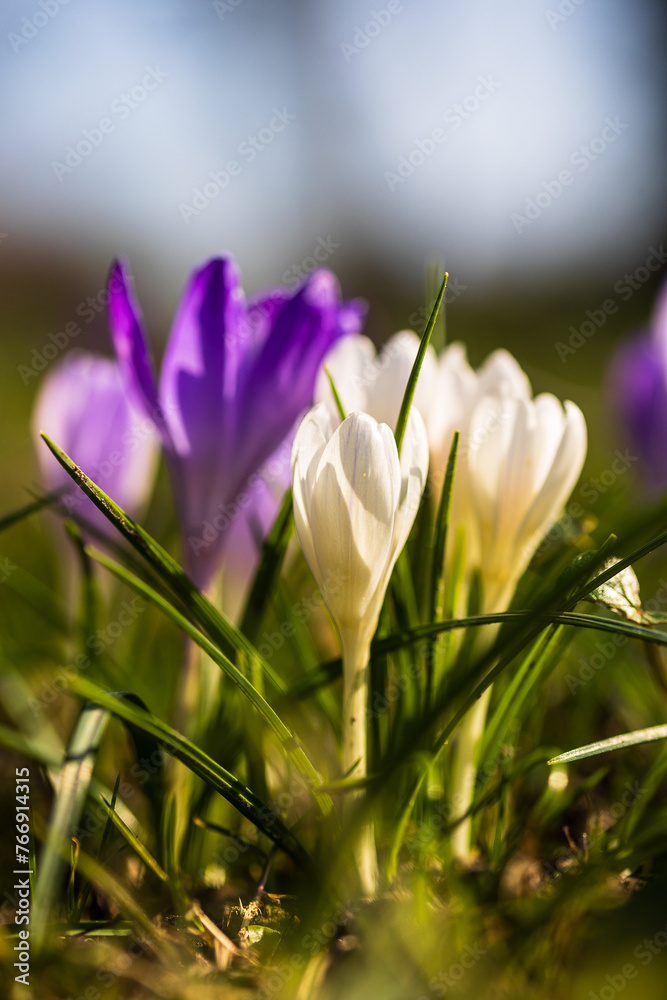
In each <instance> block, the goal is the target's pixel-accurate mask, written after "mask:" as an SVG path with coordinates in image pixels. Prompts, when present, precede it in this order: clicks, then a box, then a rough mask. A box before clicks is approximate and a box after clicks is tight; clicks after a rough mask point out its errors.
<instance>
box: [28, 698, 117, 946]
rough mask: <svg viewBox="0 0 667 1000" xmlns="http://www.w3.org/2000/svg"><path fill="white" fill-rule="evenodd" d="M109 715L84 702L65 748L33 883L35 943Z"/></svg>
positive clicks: (40, 932)
mask: <svg viewBox="0 0 667 1000" xmlns="http://www.w3.org/2000/svg"><path fill="white" fill-rule="evenodd" d="M109 719H110V714H109V712H108V711H107V710H106V709H104V708H99V707H98V706H97V705H93V704H88V705H84V707H83V709H82V710H81V712H80V714H79V718H78V720H77V723H76V725H75V727H74V732H73V734H72V738H71V740H70V743H69V746H68V749H67V755H66V758H65V764H64V767H63V769H62V771H61V773H60V777H59V787H58V789H57V790H56V798H55V802H54V806H53V812H52V815H51V818H50V821H49V828H48V834H47V838H46V843H45V845H44V848H43V850H42V855H41V858H40V862H39V872H38V877H37V883H36V886H35V898H34V906H33V914H32V923H33V933H34V935H35V941H36V942H37V944H38V945H39V944H40V943H41V941H42V939H43V934H44V930H45V928H46V922H47V920H48V916H49V913H50V911H51V906H52V904H53V901H54V898H55V894H56V891H57V888H58V880H59V878H60V875H61V872H62V867H63V861H62V846H63V845H64V844H67V843H69V841H70V837H71V830H72V828H73V827H76V826H77V824H78V822H79V820H80V819H81V814H82V812H83V807H84V804H85V801H86V796H87V794H88V789H89V786H90V781H91V778H92V776H93V768H94V766H95V761H96V759H97V751H98V749H99V745H100V742H101V740H102V736H103V735H104V731H105V730H106V727H107V725H108V723H109ZM68 849H69V848H68Z"/></svg>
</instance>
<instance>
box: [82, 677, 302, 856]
mask: <svg viewBox="0 0 667 1000" xmlns="http://www.w3.org/2000/svg"><path fill="white" fill-rule="evenodd" d="M70 690H71V691H72V692H74V693H75V694H78V695H80V696H81V697H84V698H86V699H89V700H91V701H94V702H96V703H97V704H98V705H100V706H101V707H102V708H104V709H106V710H107V711H108V712H111V713H112V714H113V715H116V716H118V718H120V719H123V720H124V721H125V722H126V723H128V724H129V726H130V728H132V729H138V730H140V731H142V732H144V733H147V734H148V735H150V736H152V737H153V738H154V739H156V740H159V742H160V745H161V747H162V749H163V750H165V751H166V752H167V753H169V754H171V756H172V757H175V758H176V760H179V761H181V763H182V764H184V765H185V766H186V767H187V768H189V769H190V770H191V771H192V772H193V773H194V774H197V775H198V776H199V777H200V778H202V779H203V780H204V781H205V782H207V783H208V784H209V785H210V786H211V787H212V788H215V790H216V791H218V792H219V793H220V794H221V795H222V796H223V797H224V798H225V799H227V801H228V802H230V803H231V804H232V805H233V806H234V808H235V809H237V810H238V812H240V813H241V814H242V815H243V816H245V817H246V818H247V819H249V820H250V822H251V823H254V824H255V826H256V827H257V828H258V829H260V830H261V831H262V832H263V833H265V834H266V836H267V837H269V838H270V839H271V840H272V841H273V842H274V843H276V844H278V846H279V847H281V848H282V850H283V851H285V853H286V854H288V855H289V856H290V857H291V858H293V860H294V861H296V862H297V864H300V865H301V866H302V867H304V868H309V866H310V862H309V859H308V855H307V854H306V852H305V850H304V849H303V847H302V846H301V844H300V843H299V842H298V840H297V839H296V837H295V836H294V834H293V833H292V832H291V831H290V830H288V829H287V827H286V826H285V825H284V824H283V823H282V821H281V820H280V819H279V818H278V817H277V816H276V815H275V813H273V812H272V811H271V810H270V809H269V807H268V806H267V805H266V804H265V803H264V802H262V800H261V799H260V798H258V797H257V796H256V795H255V794H254V793H253V792H251V791H250V789H248V788H246V786H245V785H244V784H243V783H242V782H241V781H239V780H238V778H236V777H234V775H233V774H230V773H229V771H226V770H225V769H224V768H223V767H221V766H220V764H218V763H217V762H216V761H214V760H213V759H212V758H211V757H209V756H208V754H206V753H204V751H203V750H201V749H200V748H199V747H198V746H195V744H194V743H192V742H191V741H190V740H188V739H187V738H186V737H185V736H182V735H181V733H178V732H177V731H176V730H175V729H172V728H171V726H168V725H167V724H166V723H165V722H162V720H160V719H158V718H156V717H155V716H154V715H151V713H150V712H147V711H145V710H144V709H142V708H138V707H136V706H135V705H132V704H130V703H129V701H128V700H127V699H126V698H124V699H120V698H119V697H118V696H117V695H116V694H113V693H110V692H108V691H104V690H103V689H102V688H100V687H98V686H97V685H96V684H94V683H93V682H92V681H88V680H86V679H84V678H83V677H78V678H75V679H74V680H73V681H72V684H71V688H70Z"/></svg>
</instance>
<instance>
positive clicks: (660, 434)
mask: <svg viewBox="0 0 667 1000" xmlns="http://www.w3.org/2000/svg"><path fill="white" fill-rule="evenodd" d="M608 386H609V393H610V397H611V406H612V408H613V410H614V412H615V413H616V415H617V419H618V422H619V425H620V428H621V430H622V432H623V433H624V434H625V436H626V438H627V440H628V443H629V444H630V446H631V449H632V451H633V452H634V453H635V454H636V455H637V456H638V462H637V472H638V475H639V477H640V479H641V480H642V481H643V483H644V485H645V488H646V490H647V492H649V493H653V494H656V493H660V492H662V491H664V490H665V489H666V488H667V450H666V448H665V442H666V441H667V283H665V285H664V286H663V289H662V291H661V292H660V294H659V296H658V300H657V302H656V306H655V309H654V311H653V316H652V318H651V323H650V325H649V328H648V330H643V331H642V332H641V333H640V334H639V335H638V336H636V337H635V338H634V339H633V340H631V341H629V342H628V343H626V344H623V345H622V346H621V347H620V348H619V350H618V351H617V352H616V354H615V355H614V358H613V360H612V363H611V366H610V369H609V376H608Z"/></svg>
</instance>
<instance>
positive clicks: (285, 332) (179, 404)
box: [109, 256, 365, 586]
mask: <svg viewBox="0 0 667 1000" xmlns="http://www.w3.org/2000/svg"><path fill="white" fill-rule="evenodd" d="M109 296H110V298H109V318H110V325H111V335H112V339H113V342H114V346H115V349H116V353H117V355H118V359H119V361H120V364H121V366H122V367H123V370H124V374H125V378H126V380H127V383H128V386H129V387H130V389H131V391H132V393H133V395H134V397H135V398H136V399H137V400H139V401H140V402H141V404H142V405H143V407H144V410H145V412H146V413H147V414H148V415H150V416H151V418H152V419H153V420H154V421H155V423H156V426H157V427H158V429H159V432H160V435H161V437H162V442H163V446H164V448H165V451H166V453H167V456H168V458H169V461H170V465H171V469H172V474H173V480H174V486H175V492H176V499H177V503H178V507H179V513H180V518H181V525H182V530H183V534H184V537H185V539H187V545H186V565H187V567H188V570H189V572H190V573H191V575H192V576H193V578H194V579H195V580H196V582H197V583H198V584H199V585H200V586H205V585H206V584H207V583H208V582H209V581H210V579H211V577H212V575H213V573H214V571H215V570H216V569H217V568H218V567H219V565H220V562H221V557H222V553H223V550H224V548H225V544H226V536H227V533H228V532H227V529H228V528H229V527H230V525H231V524H233V523H234V522H235V521H236V520H237V519H238V518H239V517H240V515H241V512H242V511H243V510H245V508H246V507H247V506H249V505H250V504H251V502H252V489H253V483H254V480H253V476H254V477H256V474H257V470H258V469H259V468H260V467H261V466H262V464H263V463H264V462H265V461H266V460H267V459H268V458H269V456H271V455H272V454H273V452H274V451H275V450H276V449H277V448H278V446H279V445H280V443H281V442H282V441H283V439H284V438H285V436H286V435H287V434H288V433H289V432H290V430H291V429H292V427H293V425H294V423H295V420H296V418H297V417H298V416H299V415H300V414H301V413H302V412H303V411H304V410H305V409H306V407H307V406H309V405H310V403H311V402H312V398H313V389H314V385H315V377H316V374H317V370H318V366H319V365H320V362H321V361H322V359H323V357H324V355H325V354H326V353H327V351H328V350H329V348H330V347H331V345H332V344H333V343H334V342H335V341H336V340H337V339H338V338H339V337H341V336H343V335H345V334H350V333H357V332H358V331H359V330H360V328H361V324H362V321H363V316H364V312H365V308H364V306H363V305H362V304H361V303H360V302H357V301H353V302H347V303H345V302H341V301H340V296H339V289H338V283H337V281H336V279H335V277H334V275H333V274H331V272H329V271H325V270H319V271H315V272H314V273H313V274H312V275H310V277H309V278H308V279H307V280H306V281H305V282H304V283H303V284H302V285H301V286H300V287H299V288H297V289H296V290H295V291H292V292H288V291H282V290H279V291H269V292H266V293H263V294H262V295H260V296H258V297H257V298H255V299H254V300H252V301H250V302H249V303H246V299H245V296H244V294H243V290H242V288H241V282H240V275H239V272H238V269H237V267H236V264H235V263H234V261H233V260H232V259H231V258H230V257H227V256H224V257H215V258H213V259H212V260H210V261H208V262H207V263H206V264H204V265H203V267H201V268H199V269H198V270H197V271H195V273H194V274H193V275H192V277H191V279H190V282H189V284H188V286H187V288H186V290H185V294H184V295H183V299H182V301H181V304H180V307H179V310H178V313H177V315H176V319H175V321H174V325H173V328H172V331H171V336H170V338H169V342H168V344H167V349H166V352H165V356H164V360H163V363H162V371H161V374H160V380H159V385H158V383H156V380H155V378H154V376H153V370H152V365H151V362H150V359H149V354H148V349H147V346H146V341H145V339H144V335H143V332H142V327H141V318H140V313H139V308H138V306H137V303H136V302H135V300H134V296H133V292H132V288H131V282H130V276H129V272H128V271H127V269H126V268H125V266H124V265H123V264H122V263H120V262H118V261H117V262H115V263H114V265H113V267H112V270H111V275H110V280H109ZM286 461H287V466H289V458H287V460H286Z"/></svg>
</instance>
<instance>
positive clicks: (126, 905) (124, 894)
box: [79, 851, 181, 969]
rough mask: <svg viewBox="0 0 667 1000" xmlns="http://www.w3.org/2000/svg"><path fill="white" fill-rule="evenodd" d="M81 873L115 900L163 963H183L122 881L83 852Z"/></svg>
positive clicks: (175, 950)
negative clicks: (138, 928) (139, 929)
mask: <svg viewBox="0 0 667 1000" xmlns="http://www.w3.org/2000/svg"><path fill="white" fill-rule="evenodd" d="M79 869H80V871H81V872H82V874H83V875H85V876H86V877H87V878H88V879H90V881H91V882H93V883H94V884H95V885H97V886H98V887H99V888H100V889H101V890H102V891H103V892H104V894H105V895H106V896H108V897H109V898H111V899H113V900H114V902H115V903H116V904H117V905H118V908H119V909H120V911H121V912H122V913H123V914H124V915H125V917H126V918H129V919H130V920H132V921H133V922H134V924H135V925H137V926H138V927H140V928H141V930H142V931H143V933H144V934H145V935H146V937H147V938H148V939H149V941H150V942H151V946H152V948H153V949H154V950H155V952H156V954H157V955H158V956H159V957H160V958H161V960H162V961H163V962H165V963H168V964H169V965H171V966H173V968H174V969H176V968H177V967H178V966H179V964H180V961H181V959H180V956H179V952H178V951H177V949H176V948H175V946H174V945H173V944H172V943H171V942H170V941H169V940H168V938H167V937H166V934H165V933H164V932H163V931H161V930H160V929H159V927H158V924H157V922H156V921H155V920H153V919H152V918H151V917H150V916H149V915H148V914H147V913H146V911H145V910H144V909H143V907H142V906H141V904H140V903H139V901H138V900H137V899H136V898H135V897H134V896H133V895H132V893H131V892H130V891H129V889H128V888H127V887H126V886H125V885H123V883H122V882H121V881H120V879H119V878H118V877H117V876H116V875H114V874H112V872H111V871H109V869H108V868H104V867H103V866H102V865H100V864H99V863H98V862H97V861H95V860H94V859H93V858H91V857H90V856H89V855H87V854H85V853H84V852H83V851H82V852H81V854H80V856H79ZM135 933H136V931H135Z"/></svg>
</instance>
